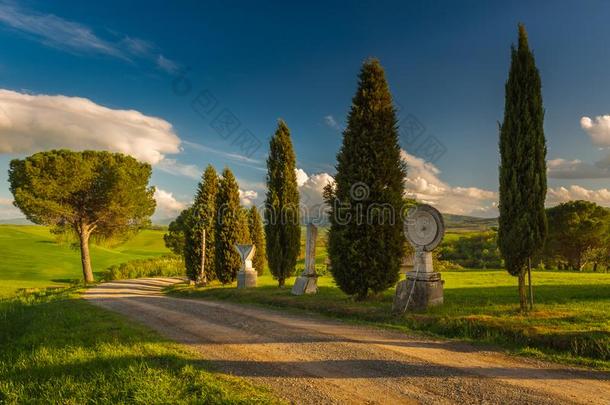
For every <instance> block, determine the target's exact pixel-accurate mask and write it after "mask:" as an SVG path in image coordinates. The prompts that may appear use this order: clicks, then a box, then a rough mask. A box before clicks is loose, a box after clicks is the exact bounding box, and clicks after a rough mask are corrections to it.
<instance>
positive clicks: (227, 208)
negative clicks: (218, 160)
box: [216, 168, 245, 284]
mask: <svg viewBox="0 0 610 405" xmlns="http://www.w3.org/2000/svg"><path fill="white" fill-rule="evenodd" d="M216 207H217V208H216V209H217V219H216V277H218V280H220V282H222V283H223V284H226V283H230V282H233V281H234V280H235V278H236V277H237V271H238V270H239V269H240V267H241V258H240V257H239V253H238V252H237V249H236V248H235V245H236V244H237V243H239V242H241V241H243V238H244V235H243V230H244V228H245V226H244V222H243V220H242V218H243V215H242V213H241V207H240V206H239V188H238V186H237V181H236V180H235V176H234V175H233V173H232V172H231V170H229V169H228V168H225V169H224V170H223V172H222V178H221V179H220V182H219V187H218V194H217V199H216Z"/></svg>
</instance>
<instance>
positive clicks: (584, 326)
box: [169, 270, 610, 370]
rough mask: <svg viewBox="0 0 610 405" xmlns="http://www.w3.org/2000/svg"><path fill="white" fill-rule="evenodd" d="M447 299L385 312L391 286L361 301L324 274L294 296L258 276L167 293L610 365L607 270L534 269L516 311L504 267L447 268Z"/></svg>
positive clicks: (513, 284) (512, 285) (609, 367)
mask: <svg viewBox="0 0 610 405" xmlns="http://www.w3.org/2000/svg"><path fill="white" fill-rule="evenodd" d="M443 279H444V280H445V304H444V305H443V306H440V307H437V308H432V309H430V310H428V311H426V312H420V313H407V314H404V315H403V316H393V315H392V314H391V306H392V299H393V296H394V289H390V290H387V291H385V292H384V293H382V294H380V295H379V296H377V297H373V298H372V299H369V300H367V301H364V302H356V301H353V300H352V299H351V298H350V297H348V296H346V295H345V294H343V293H342V292H341V291H340V290H339V289H338V288H337V287H336V286H335V285H334V283H333V281H332V279H331V278H330V277H321V278H320V279H319V282H318V285H319V292H318V294H316V295H310V296H299V297H295V296H292V295H291V294H290V282H287V287H286V288H285V289H278V288H277V284H276V282H274V281H273V280H272V279H271V277H269V276H263V277H259V279H258V281H259V283H258V284H259V286H258V287H257V288H254V289H248V290H237V289H236V288H235V287H234V286H220V285H212V286H210V287H207V288H196V287H187V286H177V287H174V288H173V289H172V290H170V292H169V293H170V294H174V295H180V296H187V297H192V298H204V299H221V300H230V301H233V302H239V303H247V304H261V305H267V306H273V307H279V308H292V309H297V310H306V311H309V312H316V313H320V314H323V315H327V316H330V317H334V318H341V319H345V320H349V321H355V322H363V323H366V324H369V325H374V326H382V327H387V328H393V329H399V330H404V331H421V332H425V333H429V334H433V335H435V336H441V337H449V338H458V339H465V340H471V341H474V342H482V343H488V344H494V345H499V346H502V347H504V348H506V349H508V350H510V351H512V352H516V353H520V354H524V355H528V356H535V357H538V358H543V359H547V360H553V361H558V362H562V363H566V364H575V365H585V366H590V367H593V368H596V369H601V370H610V315H609V314H610V274H595V273H585V274H577V273H565V272H546V271H545V272H535V273H534V283H535V288H534V294H535V300H536V305H535V309H534V311H532V312H531V313H529V314H527V315H524V314H521V313H519V311H518V303H517V292H516V280H515V279H514V278H513V277H511V276H509V275H508V274H507V273H506V272H505V271H502V270H484V271H483V270H480V271H479V270H468V271H448V272H444V273H443Z"/></svg>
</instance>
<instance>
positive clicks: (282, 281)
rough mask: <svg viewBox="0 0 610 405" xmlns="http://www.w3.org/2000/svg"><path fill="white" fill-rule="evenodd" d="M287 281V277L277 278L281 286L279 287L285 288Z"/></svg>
mask: <svg viewBox="0 0 610 405" xmlns="http://www.w3.org/2000/svg"><path fill="white" fill-rule="evenodd" d="M285 282H286V280H285V279H283V278H278V279H277V284H278V287H279V288H284V283H285Z"/></svg>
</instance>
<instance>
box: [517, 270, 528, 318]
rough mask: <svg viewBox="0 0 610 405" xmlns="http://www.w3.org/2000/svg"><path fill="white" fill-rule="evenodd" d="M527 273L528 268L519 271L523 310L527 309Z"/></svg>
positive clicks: (520, 303)
mask: <svg viewBox="0 0 610 405" xmlns="http://www.w3.org/2000/svg"><path fill="white" fill-rule="evenodd" d="M525 273H526V269H523V270H521V271H520V272H519V306H520V308H521V312H526V311H527V292H526V288H525Z"/></svg>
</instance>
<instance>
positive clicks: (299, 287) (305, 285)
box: [292, 276, 318, 295]
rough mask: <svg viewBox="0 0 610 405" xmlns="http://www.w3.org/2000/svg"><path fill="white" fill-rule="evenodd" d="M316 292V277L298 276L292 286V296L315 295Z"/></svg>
mask: <svg viewBox="0 0 610 405" xmlns="http://www.w3.org/2000/svg"><path fill="white" fill-rule="evenodd" d="M317 292H318V276H299V277H297V279H296V280H295V281H294V285H293V286H292V295H303V294H315V293H317Z"/></svg>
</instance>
